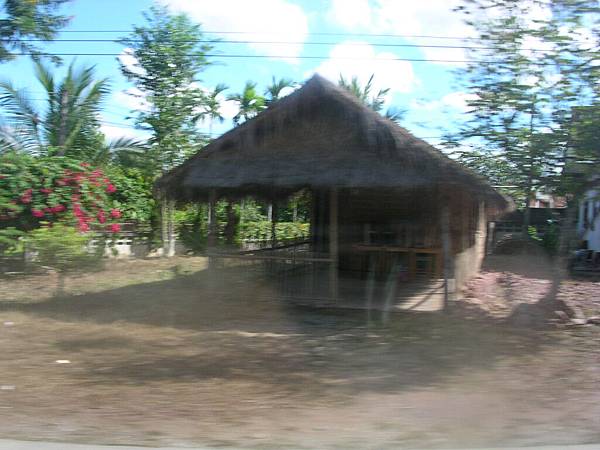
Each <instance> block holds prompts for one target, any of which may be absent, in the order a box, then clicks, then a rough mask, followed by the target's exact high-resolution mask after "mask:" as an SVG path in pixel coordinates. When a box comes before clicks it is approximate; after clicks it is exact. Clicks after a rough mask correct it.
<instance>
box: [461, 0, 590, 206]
mask: <svg viewBox="0 0 600 450" xmlns="http://www.w3.org/2000/svg"><path fill="white" fill-rule="evenodd" d="M538 7H539V8H548V9H549V10H550V11H551V12H552V14H548V15H547V16H546V18H538V19H535V20H534V19H533V18H532V16H533V15H534V14H535V13H536V11H535V10H532V9H535V8H538ZM457 10H458V11H461V12H462V13H464V17H465V22H466V23H467V24H468V25H470V26H472V27H473V28H474V29H475V30H476V32H477V34H478V40H479V45H478V46H477V48H475V49H472V50H471V51H470V53H471V54H470V59H471V61H472V62H470V63H469V64H468V65H467V67H466V69H465V70H463V71H461V72H460V73H461V75H462V76H463V79H464V82H465V84H466V88H467V90H468V93H469V94H471V95H470V99H469V100H468V102H467V104H468V108H469V110H468V117H469V121H468V122H467V123H466V125H465V126H464V127H463V129H462V130H461V132H460V133H459V134H458V136H455V138H454V139H451V140H450V143H451V144H452V147H454V151H455V155H456V156H457V157H458V159H459V161H461V162H463V163H465V164H467V165H469V166H470V167H472V168H474V169H475V170H478V171H479V172H480V173H482V174H483V175H485V176H487V177H488V178H490V180H491V181H492V182H493V183H494V184H500V185H509V186H515V187H516V191H517V193H518V195H519V197H520V198H521V199H522V200H523V203H524V204H527V202H526V199H527V198H529V197H530V196H531V195H533V193H534V192H535V191H537V190H549V191H551V192H552V190H553V189H555V188H556V187H557V186H558V185H559V184H560V183H563V182H564V180H565V177H564V172H563V169H564V167H565V162H566V159H567V157H568V155H569V154H570V153H571V155H572V156H573V154H572V148H571V146H572V145H573V142H574V141H573V139H572V136H571V128H572V125H571V123H572V118H573V111H574V108H576V107H578V106H579V105H582V104H589V103H593V102H594V98H595V97H597V93H598V92H597V90H598V83H597V77H595V78H594V77H593V76H590V74H591V73H595V74H596V75H597V73H598V68H597V67H596V66H597V64H595V63H594V61H595V60H597V58H598V48H597V47H594V46H593V45H590V46H588V47H587V48H586V46H584V45H582V44H581V39H582V35H581V30H582V29H583V28H584V27H585V28H587V29H588V30H591V32H592V33H594V34H595V36H596V39H597V38H598V26H597V25H599V22H598V20H599V17H600V15H599V13H600V8H599V7H598V3H597V2H595V1H591V0H557V1H554V2H547V3H538V2H535V1H532V2H515V1H512V0H498V1H495V2H492V3H490V2H488V1H487V0H463V2H462V5H461V6H459V7H458V8H457ZM469 146H470V147H471V148H470V149H469V148H468V147H469Z"/></svg>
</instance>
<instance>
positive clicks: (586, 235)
mask: <svg viewBox="0 0 600 450" xmlns="http://www.w3.org/2000/svg"><path fill="white" fill-rule="evenodd" d="M577 231H578V233H579V236H580V237H581V240H582V241H586V242H587V248H588V250H593V251H595V252H600V188H596V189H590V190H588V191H587V192H586V193H585V195H584V196H583V198H582V200H581V201H580V202H579V217H578V219H577Z"/></svg>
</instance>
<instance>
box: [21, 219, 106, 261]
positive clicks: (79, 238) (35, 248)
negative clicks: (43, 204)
mask: <svg viewBox="0 0 600 450" xmlns="http://www.w3.org/2000/svg"><path fill="white" fill-rule="evenodd" d="M25 241H26V245H27V248H28V249H29V250H30V251H32V252H33V253H34V255H35V260H34V263H35V264H37V265H40V266H49V267H52V268H53V269H55V270H57V271H58V272H61V273H64V272H69V271H76V270H85V269H91V268H93V267H97V266H99V265H100V262H101V258H102V252H103V251H104V245H98V246H97V250H95V251H94V252H92V251H90V250H89V242H90V236H89V234H85V233H80V232H78V231H77V230H76V229H75V228H73V227H70V226H67V225H64V224H62V223H55V224H53V226H51V227H50V226H44V227H42V228H38V229H36V230H33V231H31V232H29V233H28V234H27V236H26V238H25Z"/></svg>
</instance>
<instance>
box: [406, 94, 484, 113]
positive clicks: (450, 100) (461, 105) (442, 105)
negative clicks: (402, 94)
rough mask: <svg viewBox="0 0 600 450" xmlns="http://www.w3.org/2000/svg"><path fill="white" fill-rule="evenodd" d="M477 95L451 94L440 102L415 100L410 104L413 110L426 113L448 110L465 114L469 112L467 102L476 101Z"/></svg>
mask: <svg viewBox="0 0 600 450" xmlns="http://www.w3.org/2000/svg"><path fill="white" fill-rule="evenodd" d="M476 98H477V95H475V94H469V93H467V92H461V91H457V92H450V93H449V94H446V95H444V96H443V97H442V98H440V99H439V100H431V101H422V100H413V101H412V102H411V104H410V106H411V108H414V109H421V110H425V111H444V110H447V109H448V108H451V109H454V110H458V111H461V112H465V111H467V110H468V106H467V102H468V101H469V100H475V99H476Z"/></svg>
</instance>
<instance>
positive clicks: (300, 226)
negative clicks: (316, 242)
mask: <svg viewBox="0 0 600 450" xmlns="http://www.w3.org/2000/svg"><path fill="white" fill-rule="evenodd" d="M275 234H276V238H277V239H278V240H287V239H298V238H305V237H308V234H309V224H307V223H299V222H278V223H277V224H276V225H275ZM239 238H240V240H242V241H246V240H261V241H262V240H268V239H271V222H269V221H260V222H243V223H242V224H240V229H239Z"/></svg>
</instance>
